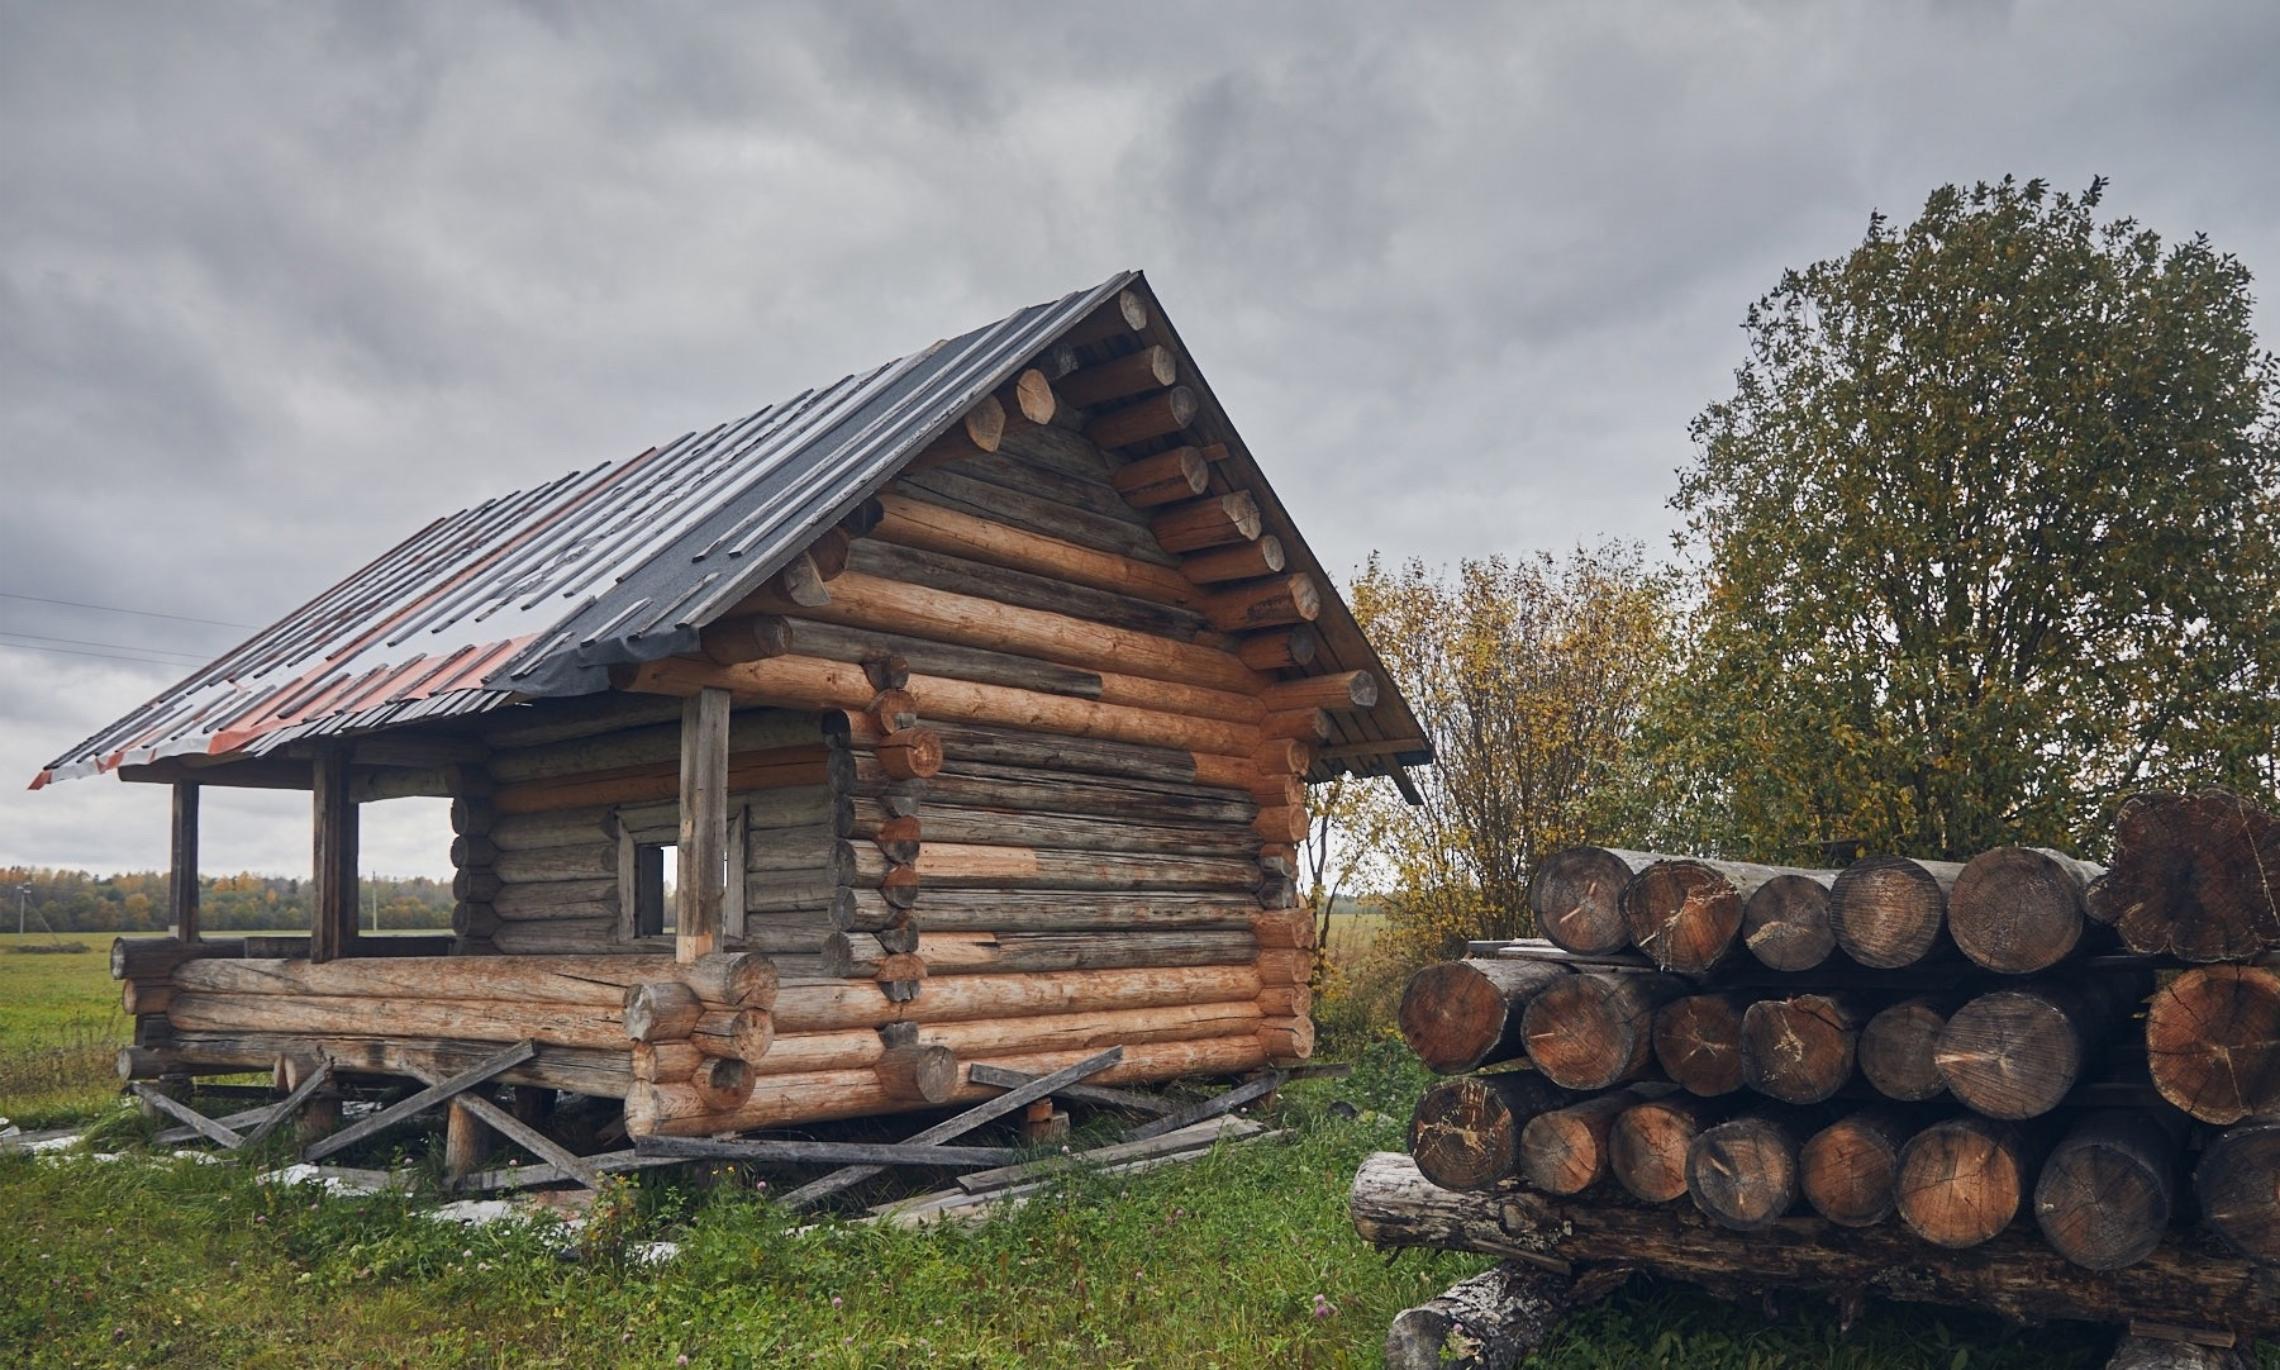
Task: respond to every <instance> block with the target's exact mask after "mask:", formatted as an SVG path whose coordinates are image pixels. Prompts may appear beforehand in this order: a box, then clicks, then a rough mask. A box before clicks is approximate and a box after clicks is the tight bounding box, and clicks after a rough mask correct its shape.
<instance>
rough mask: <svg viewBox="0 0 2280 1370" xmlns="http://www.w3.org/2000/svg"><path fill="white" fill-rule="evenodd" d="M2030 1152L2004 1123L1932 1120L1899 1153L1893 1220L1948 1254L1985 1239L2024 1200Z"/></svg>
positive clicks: (2022, 1136)
mask: <svg viewBox="0 0 2280 1370" xmlns="http://www.w3.org/2000/svg"><path fill="white" fill-rule="evenodd" d="M2034 1157H2035V1153H2034V1150H2033V1148H2032V1146H2031V1143H2030V1141H2029V1139H2028V1137H2027V1135H2026V1134H2025V1133H2022V1132H2021V1131H2020V1130H2019V1129H2018V1128H2017V1127H2015V1126H2013V1125H2012V1124H2010V1123H2006V1122H1999V1121H1996V1120H1994V1119H1991V1118H1981V1117H1976V1116H1972V1115H1968V1114H1967V1115H1965V1116H1963V1117H1958V1118H1949V1119H1947V1120H1945V1121H1943V1122H1937V1123H1933V1124H1932V1125H1931V1126H1930V1127H1927V1128H1925V1129H1923V1130H1922V1131H1921V1132H1918V1133H1917V1134H1916V1135H1915V1136H1913V1137H1911V1138H1909V1139H1908V1144H1907V1145H1906V1146H1904V1147H1902V1148H1901V1151H1900V1179H1899V1182H1898V1192H1897V1194H1896V1195H1895V1198H1896V1202H1897V1205H1898V1207H1899V1210H1900V1220H1901V1221H1902V1222H1904V1223H1906V1224H1907V1225H1908V1230H1909V1231H1911V1232H1914V1233H1915V1234H1916V1235H1917V1236H1919V1237H1921V1238H1923V1239H1924V1240H1925V1241H1927V1242H1930V1243H1931V1244H1932V1245H1934V1246H1944V1247H1947V1248H1949V1249H1950V1250H1961V1249H1962V1248H1965V1247H1971V1246H1978V1245H1980V1244H1982V1243H1984V1242H1988V1241H1992V1240H1993V1239H1994V1238H1995V1237H1996V1236H1997V1235H1998V1234H2000V1233H2001V1232H2002V1231H2003V1229H2004V1228H2006V1227H2008V1226H2010V1224H2011V1220H2012V1219H2013V1218H2015V1217H2017V1216H2018V1213H2019V1208H2020V1205H2021V1204H2022V1203H2024V1202H2025V1200H2026V1196H2027V1186H2028V1183H2029V1179H2030V1176H2031V1173H2032V1171H2033V1168H2034Z"/></svg>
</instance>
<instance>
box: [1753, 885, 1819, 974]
mask: <svg viewBox="0 0 2280 1370" xmlns="http://www.w3.org/2000/svg"><path fill="white" fill-rule="evenodd" d="M1742 945H1743V946H1746V947H1748V948H1749V949H1750V954H1751V955H1752V956H1754V957H1756V958H1757V960H1758V963H1759V964H1760V965H1763V966H1765V967H1766V968H1768V969H1770V970H1786V971H1800V970H1811V969H1813V968H1814V967H1815V966H1818V965H1820V964H1821V963H1822V962H1823V961H1826V960H1828V959H1829V955H1830V953H1832V952H1834V951H1835V950H1836V949H1837V934H1836V932H1835V930H1834V929H1832V928H1831V927H1830V926H1829V887H1828V886H1827V885H1824V884H1822V883H1821V882H1820V881H1818V880H1812V879H1808V878H1807V877H1805V876H1802V875H1777V876H1775V877H1773V878H1772V879H1771V880H1768V881H1766V882H1765V883H1764V884H1762V885H1760V886H1758V887H1757V888H1756V889H1754V890H1752V891H1751V892H1750V897H1749V899H1748V901H1747V902H1745V903H1744V904H1743V905H1742Z"/></svg>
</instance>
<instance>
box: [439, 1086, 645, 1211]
mask: <svg viewBox="0 0 2280 1370" xmlns="http://www.w3.org/2000/svg"><path fill="white" fill-rule="evenodd" d="M419 1078H421V1079H423V1080H426V1079H428V1077H427V1076H426V1075H425V1074H422V1075H421V1076H420V1077H419ZM430 1083H431V1084H432V1083H433V1081H430ZM452 1103H453V1104H454V1105H456V1106H458V1107H461V1108H464V1109H467V1110H468V1111H469V1112H471V1113H473V1114H474V1115H475V1116H476V1117H477V1118H479V1119H481V1120H482V1121H483V1122H484V1123H485V1124H487V1125H488V1126H489V1127H490V1129H491V1130H492V1131H493V1132H496V1133H499V1134H500V1135H501V1136H504V1137H505V1138H506V1139H507V1140H508V1141H510V1142H513V1143H514V1144H515V1145H517V1146H519V1147H521V1148H522V1149H523V1150H525V1151H528V1152H529V1153H531V1154H532V1155H533V1156H536V1157H538V1158H539V1159H540V1160H542V1161H544V1162H546V1163H547V1164H548V1165H551V1166H553V1167H554V1168H555V1169H557V1170H559V1171H561V1172H562V1173H563V1174H565V1175H568V1176H569V1177H570V1178H571V1179H573V1180H576V1181H577V1182H578V1183H579V1184H581V1185H584V1186H585V1187H586V1188H588V1189H600V1188H601V1187H602V1177H601V1173H600V1172H599V1171H597V1170H595V1169H594V1168H593V1167H592V1166H590V1165H588V1164H586V1161H585V1158H584V1157H582V1156H578V1155H575V1154H573V1153H572V1152H571V1151H569V1150H568V1149H567V1148H565V1147H564V1146H563V1145H562V1144H561V1143H559V1142H557V1141H555V1140H554V1139H553V1138H551V1137H548V1136H547V1135H546V1134H545V1133H543V1132H540V1131H539V1130H538V1129H537V1128H535V1127H532V1126H531V1125H530V1124H528V1123H525V1122H524V1121H522V1120H521V1119H520V1118H517V1117H516V1116H515V1115H514V1114H512V1113H509V1112H507V1111H506V1110H505V1109H503V1108H501V1107H499V1106H498V1105H497V1104H494V1103H492V1102H491V1101H490V1100H489V1099H486V1098H484V1097H483V1096H482V1095H481V1094H478V1093H476V1092H474V1091H473V1090H472V1089H464V1090H461V1091H460V1092H459V1093H458V1094H456V1095H454V1096H452Z"/></svg>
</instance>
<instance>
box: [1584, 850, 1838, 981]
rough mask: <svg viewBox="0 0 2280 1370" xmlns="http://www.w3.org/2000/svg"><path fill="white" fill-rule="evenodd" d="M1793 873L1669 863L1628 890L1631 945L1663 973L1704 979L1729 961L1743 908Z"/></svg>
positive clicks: (1692, 861) (1683, 860) (1690, 860)
mask: <svg viewBox="0 0 2280 1370" xmlns="http://www.w3.org/2000/svg"><path fill="white" fill-rule="evenodd" d="M1793 873H1794V874H1803V873H1804V872H1791V871H1789V870H1787V869H1786V868H1785V867H1780V866H1753V865H1749V864H1747V863H1745V862H1740V861H1705V860H1700V859H1698V858H1694V857H1676V858H1665V859H1663V860H1661V861H1657V862H1655V863H1654V864H1652V865H1650V866H1648V867H1647V868H1646V869H1645V870H1642V871H1640V872H1639V873H1638V874H1637V875H1636V876H1634V877H1632V879H1631V882H1630V883H1629V884H1628V885H1626V886H1624V887H1623V927H1624V931H1625V932H1626V933H1627V934H1628V935H1629V937H1630V940H1631V945H1633V946H1635V947H1637V948H1638V949H1639V950H1640V951H1642V952H1645V953H1646V954H1647V956H1648V958H1649V959H1651V960H1652V961H1653V962H1654V963H1655V964H1656V965H1658V966H1660V967H1662V968H1663V969H1664V970H1673V971H1679V972H1681V973H1684V974H1689V975H1699V974H1702V973H1704V972H1707V971H1709V970H1710V969H1711V968H1713V967H1715V966H1716V965H1717V964H1718V963H1719V962H1721V961H1723V960H1725V959H1726V958H1727V957H1728V956H1729V955H1731V954H1732V952H1733V950H1734V944H1735V942H1736V940H1737V939H1738V938H1739V937H1740V936H1741V931H1742V905H1743V903H1744V902H1745V901H1746V900H1747V899H1748V898H1749V897H1750V895H1752V894H1753V893H1755V892H1756V891H1757V889H1758V887H1759V886H1760V885H1763V884H1764V883H1765V882H1766V881H1768V880H1771V879H1773V878H1774V877H1775V876H1778V875H1784V874H1793Z"/></svg>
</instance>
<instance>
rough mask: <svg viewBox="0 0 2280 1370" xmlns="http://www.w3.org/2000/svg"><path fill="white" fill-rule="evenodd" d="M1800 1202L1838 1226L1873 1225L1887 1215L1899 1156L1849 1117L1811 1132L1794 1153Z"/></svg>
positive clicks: (1896, 1176) (1889, 1210) (1873, 1133)
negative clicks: (1800, 1187) (1800, 1176)
mask: <svg viewBox="0 0 2280 1370" xmlns="http://www.w3.org/2000/svg"><path fill="white" fill-rule="evenodd" d="M1799 1166H1800V1169H1801V1170H1802V1171H1803V1174H1804V1178H1803V1180H1802V1184H1803V1186H1804V1189H1805V1200H1806V1202H1808V1203H1810V1204H1811V1205H1812V1206H1813V1211H1814V1212H1816V1213H1818V1214H1820V1215H1821V1216H1822V1217H1824V1218H1827V1219H1828V1220H1829V1221H1830V1222H1833V1223H1836V1224H1838V1225H1839V1226H1842V1227H1874V1226H1875V1225H1876V1224H1878V1223H1880V1222H1883V1221H1884V1220H1885V1219H1886V1218H1888V1217H1890V1216H1891V1214H1892V1203H1893V1195H1894V1191H1895V1187H1896V1185H1897V1184H1898V1181H1899V1170H1900V1158H1899V1156H1898V1154H1897V1153H1895V1152H1894V1150H1893V1148H1892V1147H1891V1146H1890V1145H1888V1144H1887V1142H1886V1140H1885V1139H1884V1138H1883V1137H1881V1136H1879V1135H1877V1134H1876V1133H1875V1132H1874V1131H1873V1130H1871V1129H1869V1128H1866V1127H1863V1126H1862V1125H1861V1124H1860V1123H1859V1122H1857V1121H1856V1120H1854V1119H1851V1118H1841V1119H1839V1120H1837V1121H1836V1122H1834V1123H1831V1124H1829V1126H1827V1127H1825V1128H1822V1129H1821V1130H1820V1131H1819V1132H1816V1133H1814V1134H1813V1138H1812V1140H1811V1141H1808V1142H1807V1143H1805V1149H1804V1151H1803V1152H1802V1153H1800V1156H1799Z"/></svg>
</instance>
